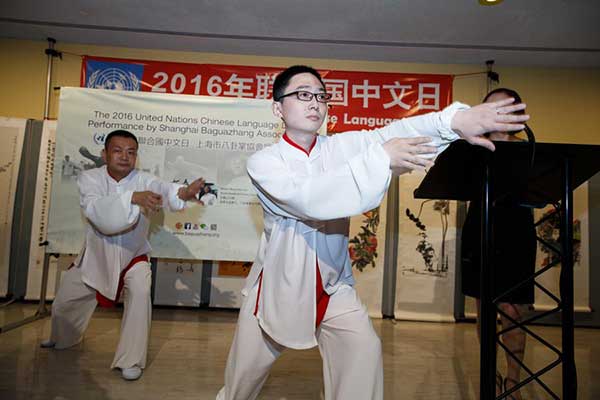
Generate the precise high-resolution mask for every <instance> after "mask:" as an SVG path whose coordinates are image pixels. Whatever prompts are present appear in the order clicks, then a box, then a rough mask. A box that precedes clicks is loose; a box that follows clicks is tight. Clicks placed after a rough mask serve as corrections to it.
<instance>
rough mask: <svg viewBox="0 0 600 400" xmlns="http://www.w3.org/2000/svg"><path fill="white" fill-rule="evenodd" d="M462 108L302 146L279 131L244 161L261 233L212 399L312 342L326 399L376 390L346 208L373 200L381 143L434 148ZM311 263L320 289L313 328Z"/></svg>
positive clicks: (360, 398)
mask: <svg viewBox="0 0 600 400" xmlns="http://www.w3.org/2000/svg"><path fill="white" fill-rule="evenodd" d="M465 108H467V106H466V105H463V104H460V103H454V104H452V105H451V106H449V107H447V108H446V109H444V110H443V111H441V112H437V113H430V114H426V115H422V116H417V117H412V118H406V119H402V120H400V121H396V122H394V123H392V124H390V125H388V126H386V127H384V128H381V129H375V130H372V131H360V132H346V133H342V134H338V135H334V136H328V137H324V136H318V137H317V138H316V142H315V144H314V147H313V148H312V149H311V151H310V153H308V154H307V153H306V151H304V150H303V149H302V148H301V147H299V146H297V145H295V144H294V143H292V142H291V141H290V140H289V138H287V137H286V136H284V138H283V140H280V141H279V142H278V143H277V144H275V145H273V146H270V147H268V148H265V149H264V150H262V151H260V152H257V153H256V154H254V155H253V156H252V157H251V158H250V159H249V160H248V165H247V168H248V173H249V175H250V178H251V180H252V182H253V184H254V186H255V188H256V190H257V193H258V198H259V200H260V202H261V204H262V207H263V211H264V233H263V234H262V237H261V240H260V245H259V249H258V253H257V256H256V260H255V262H254V265H253V266H252V270H251V271H250V274H249V276H248V278H247V281H246V286H245V288H244V290H243V291H242V293H243V294H244V296H245V299H244V304H243V305H242V308H241V310H240V316H239V321H238V326H237V330H236V334H235V338H234V341H233V344H232V346H231V350H230V353H229V358H228V360H227V368H226V371H225V386H224V388H223V389H221V391H220V392H219V394H218V396H217V399H225V400H248V399H254V398H256V397H257V395H258V393H259V391H260V389H261V387H262V385H263V384H264V382H265V380H266V378H267V376H268V373H269V370H270V368H271V365H272V363H273V362H274V361H275V359H276V358H277V357H278V356H279V354H280V352H281V351H282V350H283V349H284V348H286V347H290V348H294V349H306V348H311V347H314V346H317V345H318V346H319V350H320V352H321V355H322V357H323V375H324V383H325V398H326V399H343V400H351V399H357V400H368V399H381V398H382V397H383V367H382V359H381V348H380V342H379V338H378V337H377V335H376V333H375V332H374V330H373V328H372V326H371V323H370V320H369V318H368V315H367V312H366V309H365V307H364V306H363V305H362V303H361V302H360V300H359V298H358V296H357V294H356V292H355V290H354V288H353V285H354V279H353V277H352V267H351V264H350V259H349V255H348V230H349V225H350V221H349V217H350V216H353V215H358V214H361V213H363V212H366V211H368V210H371V209H373V208H375V207H377V206H378V205H379V204H380V203H381V200H382V199H383V196H384V194H385V192H386V190H387V188H388V185H389V182H390V178H391V171H390V158H389V157H388V155H387V153H386V152H385V150H384V149H383V147H382V144H383V143H385V142H386V141H388V140H390V139H392V138H395V137H404V138H406V137H416V136H429V137H431V138H432V139H433V141H432V142H431V143H430V144H431V145H434V146H438V150H439V151H442V150H443V149H444V148H445V147H446V146H447V145H448V144H449V143H450V142H451V141H453V140H456V139H457V138H458V135H457V134H456V133H454V132H453V131H452V130H451V129H450V122H451V120H452V117H453V116H454V114H455V113H456V111H458V110H461V109H465ZM317 263H318V267H319V269H318V270H319V271H320V274H321V280H322V282H323V288H324V290H325V292H326V293H327V294H329V295H330V300H329V305H328V307H327V311H326V313H325V316H324V318H323V321H322V323H321V324H320V325H319V327H316V326H315V321H316V319H315V318H316V292H315V290H316V289H315V288H316V282H317V277H316V271H317V268H315V266H316V265H317ZM259 291H260V294H259V295H258V292H259ZM257 297H258V306H256V301H257Z"/></svg>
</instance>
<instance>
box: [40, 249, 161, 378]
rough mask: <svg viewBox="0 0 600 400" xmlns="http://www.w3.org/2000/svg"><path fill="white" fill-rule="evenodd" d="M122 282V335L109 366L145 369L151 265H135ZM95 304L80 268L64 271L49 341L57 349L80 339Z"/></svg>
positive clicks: (150, 315) (94, 295)
mask: <svg viewBox="0 0 600 400" xmlns="http://www.w3.org/2000/svg"><path fill="white" fill-rule="evenodd" d="M124 281H125V282H124V286H123V290H124V295H125V298H124V312H123V320H122V321H121V337H120V339H119V345H118V346H117V351H116V353H115V358H114V360H113V362H112V365H111V368H129V367H132V366H134V365H137V366H139V367H141V368H144V367H145V366H146V355H147V353H148V335H149V333H150V322H151V319H152V304H151V299H150V287H151V285H152V272H151V270H150V264H149V263H147V262H145V261H141V262H139V263H137V264H135V265H134V266H133V267H132V268H131V269H130V270H129V271H128V272H127V273H126V274H125V278H124ZM97 304H98V303H97V301H96V291H95V290H94V289H92V288H91V287H89V286H87V285H86V284H85V283H83V280H82V279H81V269H79V268H75V267H74V268H71V269H69V270H67V271H66V272H65V273H64V274H63V277H62V280H61V283H60V288H59V289H58V293H57V294H56V298H55V299H54V302H53V304H52V332H51V334H50V340H52V341H53V342H55V343H56V346H55V348H56V349H65V348H67V347H71V346H73V345H76V344H77V343H79V342H80V341H81V340H82V339H83V333H84V332H85V329H86V328H87V326H88V323H89V322H90V319H91V318H92V314H93V313H94V309H95V308H96V305H97Z"/></svg>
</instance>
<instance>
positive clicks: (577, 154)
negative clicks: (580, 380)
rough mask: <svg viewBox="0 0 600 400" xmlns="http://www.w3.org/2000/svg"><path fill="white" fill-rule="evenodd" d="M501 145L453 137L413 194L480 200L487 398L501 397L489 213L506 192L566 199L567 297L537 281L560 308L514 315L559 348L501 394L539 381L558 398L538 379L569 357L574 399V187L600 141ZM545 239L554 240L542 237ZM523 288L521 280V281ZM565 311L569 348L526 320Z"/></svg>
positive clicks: (566, 391) (483, 387)
mask: <svg viewBox="0 0 600 400" xmlns="http://www.w3.org/2000/svg"><path fill="white" fill-rule="evenodd" d="M495 145H496V151H495V152H490V151H489V150H487V149H484V148H482V147H478V146H472V145H470V144H468V143H467V142H465V141H464V140H459V141H456V142H454V143H452V144H451V145H450V146H449V147H448V149H446V150H445V151H444V152H443V153H441V154H440V156H439V157H438V158H437V160H436V163H435V165H434V166H433V167H432V168H431V169H430V170H429V172H428V173H427V175H426V176H425V178H424V179H423V181H422V182H421V185H420V186H419V187H418V188H417V189H416V190H415V192H414V195H415V198H426V199H446V200H463V201H467V200H473V199H477V198H479V199H481V207H482V208H481V214H482V215H481V225H482V226H481V238H482V243H481V264H482V265H481V291H480V295H481V353H480V398H481V399H482V400H489V399H494V398H495V397H496V393H495V377H496V341H497V333H496V312H497V311H496V309H495V305H494V299H493V298H492V293H494V291H493V285H494V282H493V274H492V270H491V264H490V255H491V254H493V243H492V227H493V220H492V218H491V217H492V213H491V212H490V211H491V210H492V209H493V204H494V202H495V201H496V200H499V199H502V198H504V197H505V196H510V198H511V200H513V201H517V202H519V203H521V204H527V205H530V206H543V205H545V204H555V205H556V204H557V203H558V202H560V220H561V228H560V238H561V248H560V249H555V248H552V249H553V250H555V251H556V252H557V253H558V254H559V255H560V259H559V261H557V262H556V263H558V262H560V263H561V265H562V269H561V274H560V297H561V298H560V299H558V298H556V297H555V296H553V295H551V294H550V293H549V292H548V291H547V290H545V288H543V287H542V286H541V285H539V284H538V283H536V286H537V287H539V288H541V289H542V290H544V291H545V292H546V294H549V295H550V296H551V297H552V298H554V299H555V300H556V301H557V303H558V304H557V307H556V308H555V309H553V310H550V311H549V312H546V313H543V314H542V315H538V316H535V317H533V318H528V319H527V320H525V321H522V322H520V323H519V322H516V321H512V322H513V323H514V324H515V326H514V327H512V328H510V329H513V328H515V329H516V328H520V329H523V330H524V331H525V332H527V333H528V334H529V335H532V336H533V337H535V338H536V339H537V340H538V341H540V342H541V343H542V344H544V345H545V346H547V347H548V348H550V349H551V350H552V351H553V352H554V353H556V354H557V359H556V360H555V361H553V362H552V363H550V364H548V365H547V366H546V367H544V368H542V369H540V370H538V371H537V372H533V371H531V370H530V369H529V368H527V366H525V365H524V364H522V363H521V366H522V367H523V369H524V370H525V371H526V372H527V373H528V374H529V377H527V378H526V379H524V380H523V381H521V382H520V383H519V384H518V385H516V386H515V387H514V388H512V389H511V390H509V391H507V392H505V393H503V394H502V395H500V397H499V398H500V399H502V398H505V397H507V396H508V395H510V394H511V393H512V392H513V391H515V390H518V389H519V388H521V387H523V386H524V385H526V384H528V383H529V382H531V381H533V380H535V381H537V382H538V383H539V384H540V385H541V386H542V387H543V388H544V389H545V390H546V391H547V392H548V393H549V394H550V395H551V396H552V397H553V398H556V399H558V398H559V397H558V396H557V395H556V394H555V393H554V392H552V390H550V388H549V387H548V386H547V385H546V384H544V383H543V382H542V381H541V379H540V378H539V377H540V376H541V375H543V374H545V373H546V372H548V371H549V370H550V369H552V368H554V367H556V366H557V365H558V364H561V363H562V364H563V368H562V380H563V385H562V389H563V396H562V398H563V399H575V398H577V372H576V369H575V359H574V343H573V335H574V326H573V324H574V311H573V222H572V221H573V190H575V189H576V188H577V187H578V186H579V185H581V184H582V183H584V182H585V181H587V180H588V179H590V178H591V177H592V176H594V175H595V174H596V173H597V172H598V171H600V146H594V145H575V144H554V143H536V144H535V145H533V146H532V145H530V144H529V143H528V142H495ZM538 241H540V242H542V244H544V245H546V246H548V244H547V243H545V242H544V241H542V240H541V239H540V238H538ZM550 247H551V246H550ZM556 263H554V264H551V265H550V266H547V267H545V268H544V269H543V270H542V271H538V272H536V273H535V274H534V276H532V277H531V278H529V279H535V278H536V277H537V276H539V275H540V274H541V273H543V272H545V271H546V270H547V269H548V268H549V267H551V266H553V265H555V264H556ZM534 282H535V281H534ZM519 286H520V284H519V285H517V286H516V287H519ZM516 287H515V288H516ZM511 290H513V289H511ZM499 297H500V296H499ZM558 311H560V312H561V320H562V351H561V350H559V349H557V348H555V347H554V346H552V345H551V344H550V343H548V342H546V341H545V340H544V339H543V338H541V337H539V335H537V334H535V333H534V332H532V331H531V330H529V329H528V328H526V327H525V326H524V324H526V323H530V322H532V321H533V320H538V319H540V318H542V317H545V316H547V315H548V314H549V313H554V312H558ZM501 333H502V332H501ZM500 345H502V344H501V343H500ZM505 350H507V349H506V348H505Z"/></svg>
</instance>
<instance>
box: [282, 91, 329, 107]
mask: <svg viewBox="0 0 600 400" xmlns="http://www.w3.org/2000/svg"><path fill="white" fill-rule="evenodd" d="M300 93H307V94H310V98H309V99H302V98H300ZM294 94H295V95H296V98H297V99H298V100H300V101H306V102H309V101H312V99H313V98H315V99H316V100H317V102H318V103H324V104H327V103H329V102H330V101H331V99H332V98H333V95H332V94H331V93H327V92H319V93H313V92H309V91H308V90H295V91H293V92H289V93H286V94H282V95H281V96H279V98H277V99H275V101H280V100H281V99H283V98H284V97H288V96H291V95H294ZM323 96H325V98H324V99H323ZM319 97H321V98H322V100H319Z"/></svg>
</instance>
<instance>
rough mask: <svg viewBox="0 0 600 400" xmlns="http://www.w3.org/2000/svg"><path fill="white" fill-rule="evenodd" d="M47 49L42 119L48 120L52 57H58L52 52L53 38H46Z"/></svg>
mask: <svg viewBox="0 0 600 400" xmlns="http://www.w3.org/2000/svg"><path fill="white" fill-rule="evenodd" d="M47 40H48V48H47V49H46V51H45V53H46V56H47V57H48V67H47V69H46V99H45V100H44V119H45V120H46V119H48V118H49V117H50V96H51V95H52V93H51V91H52V64H53V62H54V57H56V56H57V55H58V53H57V52H56V50H54V45H55V44H56V40H55V39H53V38H48V39H47Z"/></svg>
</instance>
